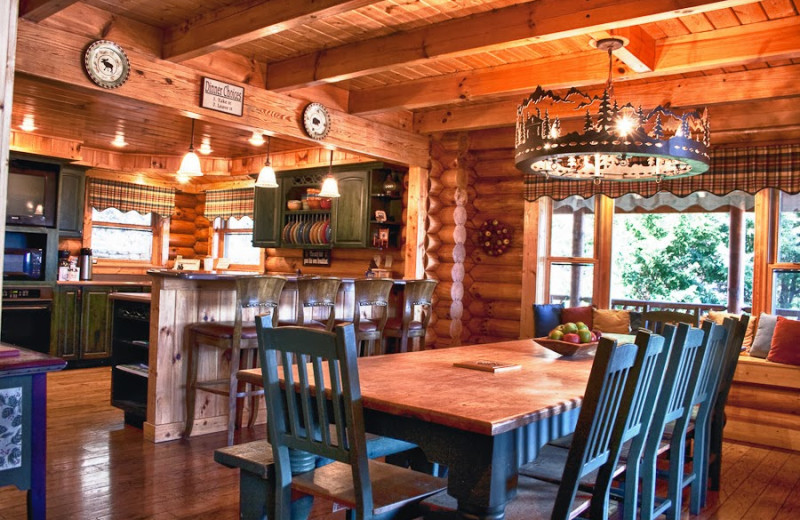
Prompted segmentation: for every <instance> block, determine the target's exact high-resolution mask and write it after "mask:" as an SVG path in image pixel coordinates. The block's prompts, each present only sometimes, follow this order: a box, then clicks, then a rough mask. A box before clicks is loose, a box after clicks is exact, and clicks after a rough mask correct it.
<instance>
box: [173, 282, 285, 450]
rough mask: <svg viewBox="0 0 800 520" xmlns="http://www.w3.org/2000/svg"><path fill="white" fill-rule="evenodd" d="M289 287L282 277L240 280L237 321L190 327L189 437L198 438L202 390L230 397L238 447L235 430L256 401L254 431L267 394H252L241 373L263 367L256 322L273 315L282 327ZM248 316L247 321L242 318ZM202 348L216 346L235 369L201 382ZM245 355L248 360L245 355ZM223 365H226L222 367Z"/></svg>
mask: <svg viewBox="0 0 800 520" xmlns="http://www.w3.org/2000/svg"><path fill="white" fill-rule="evenodd" d="M285 283H286V279H285V278H281V277H279V276H256V277H247V278H240V279H238V280H236V314H235V317H234V320H233V321H204V322H199V323H193V324H191V325H189V327H188V330H187V334H186V345H187V348H186V352H187V358H186V365H187V374H186V427H185V429H184V432H183V435H184V437H186V438H188V437H189V436H190V435H191V434H192V428H193V426H194V417H195V401H196V397H197V391H199V390H202V391H204V392H209V393H212V394H216V395H224V396H227V397H228V446H230V445H232V444H233V431H234V429H235V428H236V427H240V426H241V422H242V406H241V404H243V401H244V398H245V397H249V398H250V417H249V419H248V426H252V425H253V423H254V422H255V419H256V412H257V411H258V406H256V405H257V401H258V396H259V395H263V394H264V390H263V389H262V388H258V389H251V386H250V385H249V384H244V385H241V384H240V383H239V381H238V380H237V378H236V372H237V371H238V370H239V369H240V368H255V367H257V366H258V337H257V335H256V327H255V323H254V318H255V315H259V314H262V315H268V314H270V313H271V314H272V323H273V326H275V325H277V323H278V304H279V302H280V296H281V291H282V290H283V286H284V284H285ZM245 311H247V312H248V314H253V316H248V317H247V318H246V319H244V320H243V318H242V314H243V313H244V312H245ZM201 347H211V348H215V349H218V350H220V351H221V353H222V356H224V357H228V356H230V366H228V367H226V370H227V372H226V373H224V374H220V375H221V376H222V377H219V378H218V379H213V380H208V381H198V380H197V365H198V363H197V360H198V357H199V356H198V354H199V352H198V351H199V350H200V348H201ZM242 354H244V355H242ZM220 366H224V364H223V363H220Z"/></svg>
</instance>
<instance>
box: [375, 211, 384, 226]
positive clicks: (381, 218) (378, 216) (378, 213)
mask: <svg viewBox="0 0 800 520" xmlns="http://www.w3.org/2000/svg"><path fill="white" fill-rule="evenodd" d="M375 220H376V221H377V222H379V223H381V224H383V223H384V222H386V212H385V211H383V210H382V209H379V210H376V211H375Z"/></svg>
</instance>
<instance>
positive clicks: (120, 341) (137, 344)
mask: <svg viewBox="0 0 800 520" xmlns="http://www.w3.org/2000/svg"><path fill="white" fill-rule="evenodd" d="M114 345H115V346H116V345H121V346H124V347H133V348H138V349H143V350H147V349H149V348H150V342H149V341H144V340H138V339H134V340H130V339H125V338H116V339H115V340H114Z"/></svg>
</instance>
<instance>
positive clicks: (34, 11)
mask: <svg viewBox="0 0 800 520" xmlns="http://www.w3.org/2000/svg"><path fill="white" fill-rule="evenodd" d="M12 1H13V0H12ZM77 2H78V0H20V6H19V16H20V18H24V19H25V20H28V21H31V22H41V21H42V20H44V19H46V18H49V17H50V16H53V15H54V14H56V13H57V12H59V11H61V10H63V9H66V8H67V7H69V6H71V5H72V4H74V3H77Z"/></svg>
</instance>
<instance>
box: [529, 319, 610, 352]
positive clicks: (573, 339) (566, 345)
mask: <svg viewBox="0 0 800 520" xmlns="http://www.w3.org/2000/svg"><path fill="white" fill-rule="evenodd" d="M601 335H602V332H600V331H599V330H589V327H587V326H586V324H585V323H583V322H581V321H578V322H575V323H573V322H569V323H562V324H561V325H559V326H557V327H556V328H554V329H553V330H551V331H550V333H549V334H548V335H547V337H543V338H533V341H535V342H536V343H538V344H540V345H541V346H543V347H545V348H548V349H550V350H552V351H553V352H557V353H558V354H561V355H562V356H573V355H575V354H576V353H578V352H580V353H583V354H586V353H590V352H594V351H595V349H596V348H597V340H598V339H600V336H601Z"/></svg>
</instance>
